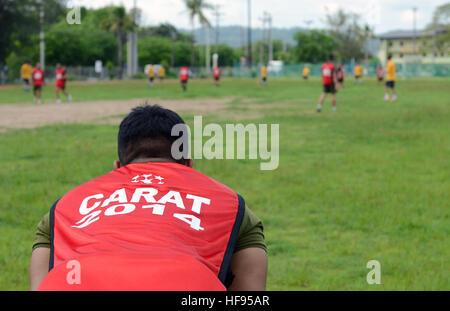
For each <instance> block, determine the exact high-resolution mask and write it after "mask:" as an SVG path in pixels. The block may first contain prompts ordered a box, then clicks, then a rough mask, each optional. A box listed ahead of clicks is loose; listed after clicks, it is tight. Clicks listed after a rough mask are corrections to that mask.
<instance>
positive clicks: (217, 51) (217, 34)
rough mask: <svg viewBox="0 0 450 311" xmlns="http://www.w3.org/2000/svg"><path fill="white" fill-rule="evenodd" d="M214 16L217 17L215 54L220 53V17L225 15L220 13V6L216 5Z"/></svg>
mask: <svg viewBox="0 0 450 311" xmlns="http://www.w3.org/2000/svg"><path fill="white" fill-rule="evenodd" d="M213 15H214V16H215V17H216V42H215V47H214V52H215V53H219V30H220V28H219V25H220V17H221V16H223V15H224V14H222V13H221V12H220V5H218V4H216V6H215V8H214V13H213Z"/></svg>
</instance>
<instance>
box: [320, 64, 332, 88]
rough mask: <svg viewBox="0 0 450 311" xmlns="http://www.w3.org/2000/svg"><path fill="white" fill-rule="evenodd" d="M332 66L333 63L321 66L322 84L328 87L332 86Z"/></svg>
mask: <svg viewBox="0 0 450 311" xmlns="http://www.w3.org/2000/svg"><path fill="white" fill-rule="evenodd" d="M334 68H335V66H334V64H333V63H325V64H323V65H322V84H323V85H330V84H333V83H334V81H333V73H334Z"/></svg>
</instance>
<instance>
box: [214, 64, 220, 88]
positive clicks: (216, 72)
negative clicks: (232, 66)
mask: <svg viewBox="0 0 450 311" xmlns="http://www.w3.org/2000/svg"><path fill="white" fill-rule="evenodd" d="M213 77H214V83H215V84H216V86H219V80H220V67H216V68H214V69H213Z"/></svg>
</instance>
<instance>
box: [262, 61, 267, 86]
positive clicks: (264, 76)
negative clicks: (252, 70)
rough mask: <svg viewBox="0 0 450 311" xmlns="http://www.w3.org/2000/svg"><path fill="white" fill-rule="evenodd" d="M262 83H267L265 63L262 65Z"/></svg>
mask: <svg viewBox="0 0 450 311" xmlns="http://www.w3.org/2000/svg"><path fill="white" fill-rule="evenodd" d="M261 85H264V86H265V85H267V66H266V65H263V66H262V67H261Z"/></svg>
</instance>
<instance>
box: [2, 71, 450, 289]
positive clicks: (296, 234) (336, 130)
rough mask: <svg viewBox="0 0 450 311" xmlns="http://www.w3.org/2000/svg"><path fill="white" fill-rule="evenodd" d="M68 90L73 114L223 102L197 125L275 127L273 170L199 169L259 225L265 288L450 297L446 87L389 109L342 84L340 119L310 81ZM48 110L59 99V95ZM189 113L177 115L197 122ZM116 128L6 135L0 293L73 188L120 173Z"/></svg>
mask: <svg viewBox="0 0 450 311" xmlns="http://www.w3.org/2000/svg"><path fill="white" fill-rule="evenodd" d="M68 89H69V91H70V92H71V93H72V95H73V97H74V102H73V103H71V105H73V106H74V107H76V105H77V104H81V102H82V101H93V102H94V101H96V100H111V101H117V100H128V99H137V98H138V99H143V100H144V99H149V98H150V99H152V98H154V99H158V100H161V101H164V100H168V101H169V100H176V101H182V100H183V99H186V98H187V99H190V100H193V99H194V100H195V99H201V98H208V99H213V98H229V102H228V104H227V105H226V107H222V108H221V110H218V111H217V112H216V113H214V111H208V113H205V115H203V123H204V124H206V123H209V122H215V123H219V124H221V125H225V124H226V123H236V122H239V123H243V124H249V123H255V124H259V123H265V124H273V123H275V124H279V127H280V139H279V141H280V163H279V167H278V169H277V170H275V171H261V170H259V164H260V161H259V160H205V159H203V160H196V162H195V167H196V168H197V169H198V170H199V171H201V172H203V173H205V174H207V175H209V176H211V177H213V178H215V179H217V180H219V181H221V182H222V183H224V184H226V185H228V186H230V187H231V188H233V189H234V190H235V191H236V192H238V193H240V194H242V195H243V196H244V198H245V199H246V202H247V204H248V206H249V207H250V208H251V209H252V210H253V211H254V212H255V213H256V214H257V215H258V216H259V217H260V218H261V219H262V220H263V222H264V225H265V234H266V241H267V244H268V250H269V275H268V284H267V287H268V289H269V290H450V283H449V282H450V281H449V279H450V272H449V271H450V269H449V268H450V267H449V264H450V260H449V258H450V239H449V232H450V221H449V214H450V165H449V159H450V79H426V80H420V79H413V80H404V81H402V80H400V81H398V98H399V99H398V101H397V102H395V103H391V102H385V101H383V100H382V99H383V96H384V89H383V86H382V85H378V84H377V83H376V82H375V81H374V80H368V81H365V84H364V85H355V84H353V82H352V81H348V82H347V87H346V89H345V90H344V91H340V92H339V93H338V112H337V113H333V112H332V111H331V104H330V99H327V101H326V102H325V105H324V109H323V112H322V113H320V114H318V113H316V112H315V107H316V105H317V100H318V98H319V95H320V92H321V85H320V81H319V80H315V79H313V80H310V81H307V82H304V81H301V80H299V79H281V78H280V79H271V80H269V85H268V86H267V87H265V88H262V87H260V86H259V85H258V82H257V81H256V80H251V79H242V80H239V79H225V80H223V81H222V85H221V86H220V87H214V86H213V85H212V82H211V81H201V80H193V81H191V82H190V84H189V87H188V91H187V92H186V93H183V92H181V89H180V87H179V85H178V83H177V82H176V81H166V82H165V83H164V84H159V83H155V86H154V88H152V89H150V88H149V87H148V86H147V85H146V84H145V81H143V80H134V81H124V82H110V83H101V84H76V85H73V84H72V85H70V84H69V86H68ZM44 100H45V101H46V102H47V103H51V102H53V101H54V94H53V87H52V86H49V87H47V88H46V89H45V90H44ZM150 102H151V100H150ZM94 104H95V103H94ZM15 105H17V107H24V106H26V105H31V97H30V95H29V94H25V93H23V91H22V90H21V88H20V87H19V86H17V87H8V88H2V89H0V109H1V106H8V107H11V106H15ZM122 115H123V114H122V113H118V116H122ZM193 115H194V114H193V113H189V111H183V113H182V116H183V117H184V118H185V120H186V121H187V122H188V123H189V124H192V121H193ZM4 117H5V116H4ZM116 117H117V116H116ZM237 120H238V121H237ZM117 129H118V128H117V124H114V123H108V122H103V123H102V122H92V123H83V124H81V123H73V124H67V123H66V124H53V125H47V126H44V127H38V128H32V129H6V128H2V127H0V290H27V289H28V265H29V258H30V254H31V246H32V242H33V236H34V231H35V229H36V225H37V223H38V222H39V220H40V218H41V217H42V216H43V215H44V214H45V213H46V212H47V211H48V210H49V209H50V207H51V205H52V204H53V202H54V201H55V200H57V199H58V198H59V197H61V196H62V195H63V194H64V193H66V192H67V191H68V190H70V189H72V188H73V187H75V186H77V185H78V184H80V183H83V182H85V181H87V180H89V179H92V178H94V177H97V176H99V175H102V174H104V173H107V172H108V171H109V170H111V169H112V163H113V160H114V159H116V135H117ZM369 260H378V261H379V262H380V263H381V283H382V284H381V285H368V283H367V281H366V275H367V273H368V272H369V269H367V268H366V264H367V262H368V261H369Z"/></svg>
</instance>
